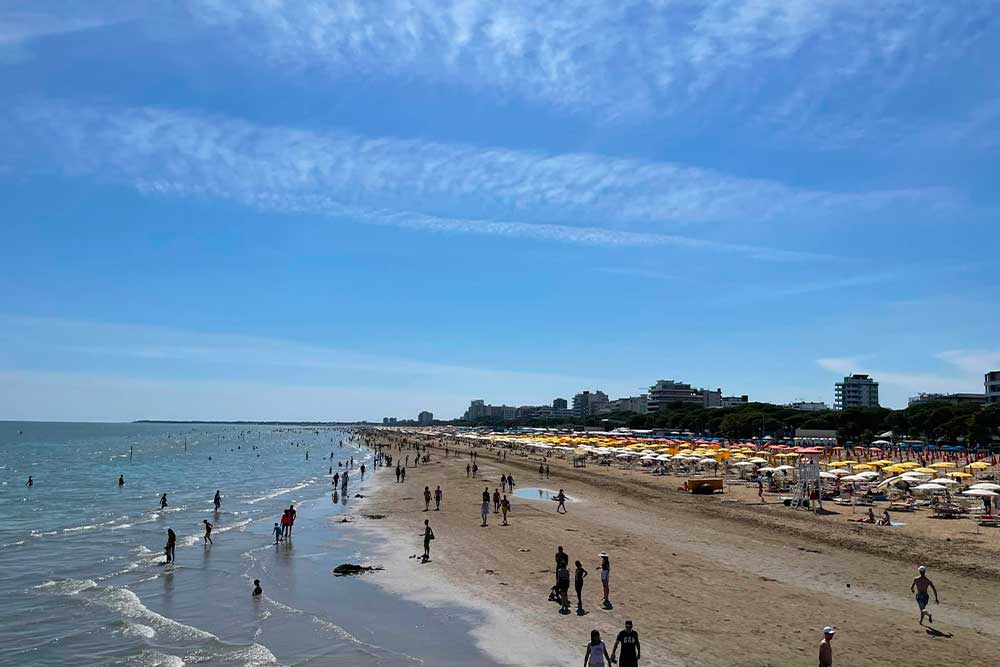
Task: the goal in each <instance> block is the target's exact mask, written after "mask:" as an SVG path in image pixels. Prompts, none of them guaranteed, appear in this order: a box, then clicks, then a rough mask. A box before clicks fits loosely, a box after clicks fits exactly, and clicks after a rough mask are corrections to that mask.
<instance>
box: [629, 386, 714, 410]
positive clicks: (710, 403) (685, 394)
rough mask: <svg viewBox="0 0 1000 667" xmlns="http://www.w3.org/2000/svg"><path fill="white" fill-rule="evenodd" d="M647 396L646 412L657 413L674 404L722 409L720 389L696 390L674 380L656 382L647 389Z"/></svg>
mask: <svg viewBox="0 0 1000 667" xmlns="http://www.w3.org/2000/svg"><path fill="white" fill-rule="evenodd" d="M648 396H649V398H648V401H647V411H648V412H658V411H659V410H662V409H663V408H665V407H668V406H670V405H672V404H674V403H690V404H691V405H701V406H702V407H703V408H721V407H722V389H716V390H714V391H712V390H710V389H696V388H694V387H692V386H691V385H689V384H687V383H686V382H675V381H674V380H657V381H656V384H654V385H653V386H652V387H650V388H649V394H648Z"/></svg>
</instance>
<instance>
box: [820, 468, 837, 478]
mask: <svg viewBox="0 0 1000 667" xmlns="http://www.w3.org/2000/svg"><path fill="white" fill-rule="evenodd" d="M819 476H820V477H821V478H823V479H837V476H836V475H834V474H833V473H832V472H826V471H825V470H824V471H822V472H820V474H819Z"/></svg>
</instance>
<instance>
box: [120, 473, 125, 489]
mask: <svg viewBox="0 0 1000 667" xmlns="http://www.w3.org/2000/svg"><path fill="white" fill-rule="evenodd" d="M118 486H125V475H118Z"/></svg>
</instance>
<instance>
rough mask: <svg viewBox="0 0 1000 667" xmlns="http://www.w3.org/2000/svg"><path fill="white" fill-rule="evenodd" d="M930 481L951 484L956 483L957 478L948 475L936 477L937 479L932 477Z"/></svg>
mask: <svg viewBox="0 0 1000 667" xmlns="http://www.w3.org/2000/svg"><path fill="white" fill-rule="evenodd" d="M931 483H932V484H947V485H951V484H958V480H957V479H951V478H950V477H938V478H937V479H932V480H931Z"/></svg>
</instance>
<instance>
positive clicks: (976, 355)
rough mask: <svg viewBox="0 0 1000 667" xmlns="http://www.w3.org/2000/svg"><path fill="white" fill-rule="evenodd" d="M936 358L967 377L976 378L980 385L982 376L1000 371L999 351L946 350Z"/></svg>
mask: <svg viewBox="0 0 1000 667" xmlns="http://www.w3.org/2000/svg"><path fill="white" fill-rule="evenodd" d="M937 358H938V359H940V360H942V361H945V362H947V363H949V364H951V365H952V366H955V367H956V368H957V369H959V370H961V371H963V372H965V373H968V374H969V375H976V376H978V377H979V380H980V383H981V382H982V379H983V377H982V376H983V375H985V374H986V373H988V372H990V371H995V370H998V369H1000V350H948V351H945V352H941V353H939V354H938V355H937Z"/></svg>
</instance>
